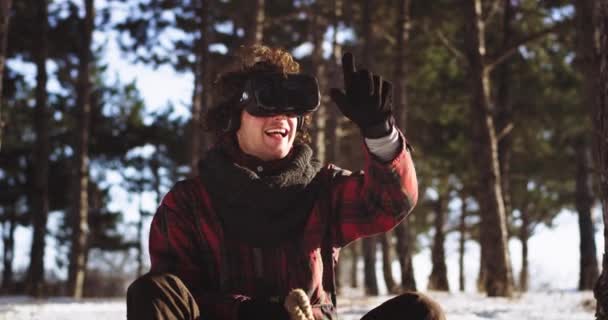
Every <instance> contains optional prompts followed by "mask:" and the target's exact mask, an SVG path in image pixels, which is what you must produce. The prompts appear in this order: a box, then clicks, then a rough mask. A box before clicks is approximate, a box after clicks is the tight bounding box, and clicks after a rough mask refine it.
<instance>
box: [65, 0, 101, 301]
mask: <svg viewBox="0 0 608 320" xmlns="http://www.w3.org/2000/svg"><path fill="white" fill-rule="evenodd" d="M85 7H86V8H85V18H84V21H83V22H84V26H83V28H82V29H81V30H82V39H81V43H80V49H79V51H80V52H79V59H80V61H79V66H78V85H77V88H78V92H77V98H76V104H77V106H76V107H77V108H78V120H79V121H78V128H77V135H78V136H77V143H76V148H75V151H76V152H75V156H76V170H77V171H76V179H75V180H76V187H75V188H74V189H75V197H74V201H75V202H76V203H75V208H74V209H73V212H72V214H73V217H72V218H73V219H72V222H73V224H72V248H71V252H70V266H69V272H68V295H69V296H71V297H74V298H78V299H79V298H82V296H83V287H84V279H85V273H86V260H87V259H86V255H87V254H88V248H87V238H88V235H89V225H88V210H89V208H88V194H87V192H88V185H89V131H90V128H89V127H90V117H91V86H92V83H91V76H90V64H91V61H92V55H91V38H92V35H93V28H94V17H95V7H94V3H93V0H86V1H85Z"/></svg>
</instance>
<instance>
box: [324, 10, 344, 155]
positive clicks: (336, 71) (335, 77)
mask: <svg viewBox="0 0 608 320" xmlns="http://www.w3.org/2000/svg"><path fill="white" fill-rule="evenodd" d="M342 7H343V3H342V0H334V15H333V21H332V26H333V29H334V34H333V38H332V46H331V47H332V50H331V52H332V59H331V60H330V63H329V79H330V86H332V87H337V86H339V83H341V81H342V68H341V67H340V65H341V62H340V61H341V60H342V45H341V44H340V43H338V29H339V28H340V21H341V20H342ZM326 86H327V84H326ZM322 99H324V100H323V101H322V102H323V104H324V105H326V106H327V114H326V116H327V122H326V124H325V126H326V127H325V131H326V135H327V150H326V153H327V161H328V162H336V160H337V156H338V152H339V150H340V145H339V142H340V140H339V138H338V137H339V136H340V134H341V132H340V131H341V130H340V126H339V122H338V117H339V113H338V108H337V107H336V106H335V105H334V104H333V102H331V101H330V100H331V99H330V98H329V96H328V95H326V94H325V95H322Z"/></svg>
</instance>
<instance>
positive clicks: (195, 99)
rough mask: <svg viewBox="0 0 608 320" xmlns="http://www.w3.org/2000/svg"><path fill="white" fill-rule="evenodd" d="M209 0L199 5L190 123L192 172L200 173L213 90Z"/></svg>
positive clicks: (194, 174)
mask: <svg viewBox="0 0 608 320" xmlns="http://www.w3.org/2000/svg"><path fill="white" fill-rule="evenodd" d="M209 9H210V8H209V1H207V0H200V3H199V6H198V18H199V24H198V28H199V38H198V43H197V45H196V46H195V47H196V48H197V49H196V52H195V56H196V63H195V65H194V91H193V95H192V117H191V119H190V125H191V130H192V135H191V137H190V144H191V145H190V151H191V153H190V172H191V175H192V176H196V175H198V162H199V161H200V159H201V157H202V156H203V154H204V152H205V149H206V145H207V142H208V141H206V139H205V133H204V130H203V127H202V118H203V114H204V113H205V111H206V110H207V108H208V107H209V105H210V103H211V101H210V97H211V94H210V91H211V80H210V79H211V73H210V72H209V37H210V32H209Z"/></svg>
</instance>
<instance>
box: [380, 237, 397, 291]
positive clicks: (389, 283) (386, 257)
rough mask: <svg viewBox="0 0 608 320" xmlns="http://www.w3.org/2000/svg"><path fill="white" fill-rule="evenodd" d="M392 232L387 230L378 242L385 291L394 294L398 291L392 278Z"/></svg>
mask: <svg viewBox="0 0 608 320" xmlns="http://www.w3.org/2000/svg"><path fill="white" fill-rule="evenodd" d="M392 240H393V232H392V231H388V232H387V233H385V234H382V235H380V244H381V245H382V274H383V275H384V283H385V284H386V291H387V292H388V293H389V294H394V293H397V292H398V291H399V288H398V287H397V284H396V283H395V279H394V278H393V268H392V265H393V254H392V250H393V243H392Z"/></svg>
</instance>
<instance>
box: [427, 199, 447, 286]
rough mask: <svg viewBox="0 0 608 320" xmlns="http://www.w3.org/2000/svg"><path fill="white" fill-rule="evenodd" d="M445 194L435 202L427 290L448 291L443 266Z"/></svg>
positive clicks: (444, 266)
mask: <svg viewBox="0 0 608 320" xmlns="http://www.w3.org/2000/svg"><path fill="white" fill-rule="evenodd" d="M447 194H448V193H447V192H446V193H445V194H440V195H439V197H438V198H437V201H436V202H435V237H434V239H433V247H432V248H431V261H432V263H433V267H432V269H431V275H430V276H429V284H428V289H429V290H437V291H450V284H449V283H448V269H447V266H446V264H445V230H444V228H445V220H446V215H447V205H448V198H447V197H446V196H447Z"/></svg>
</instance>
